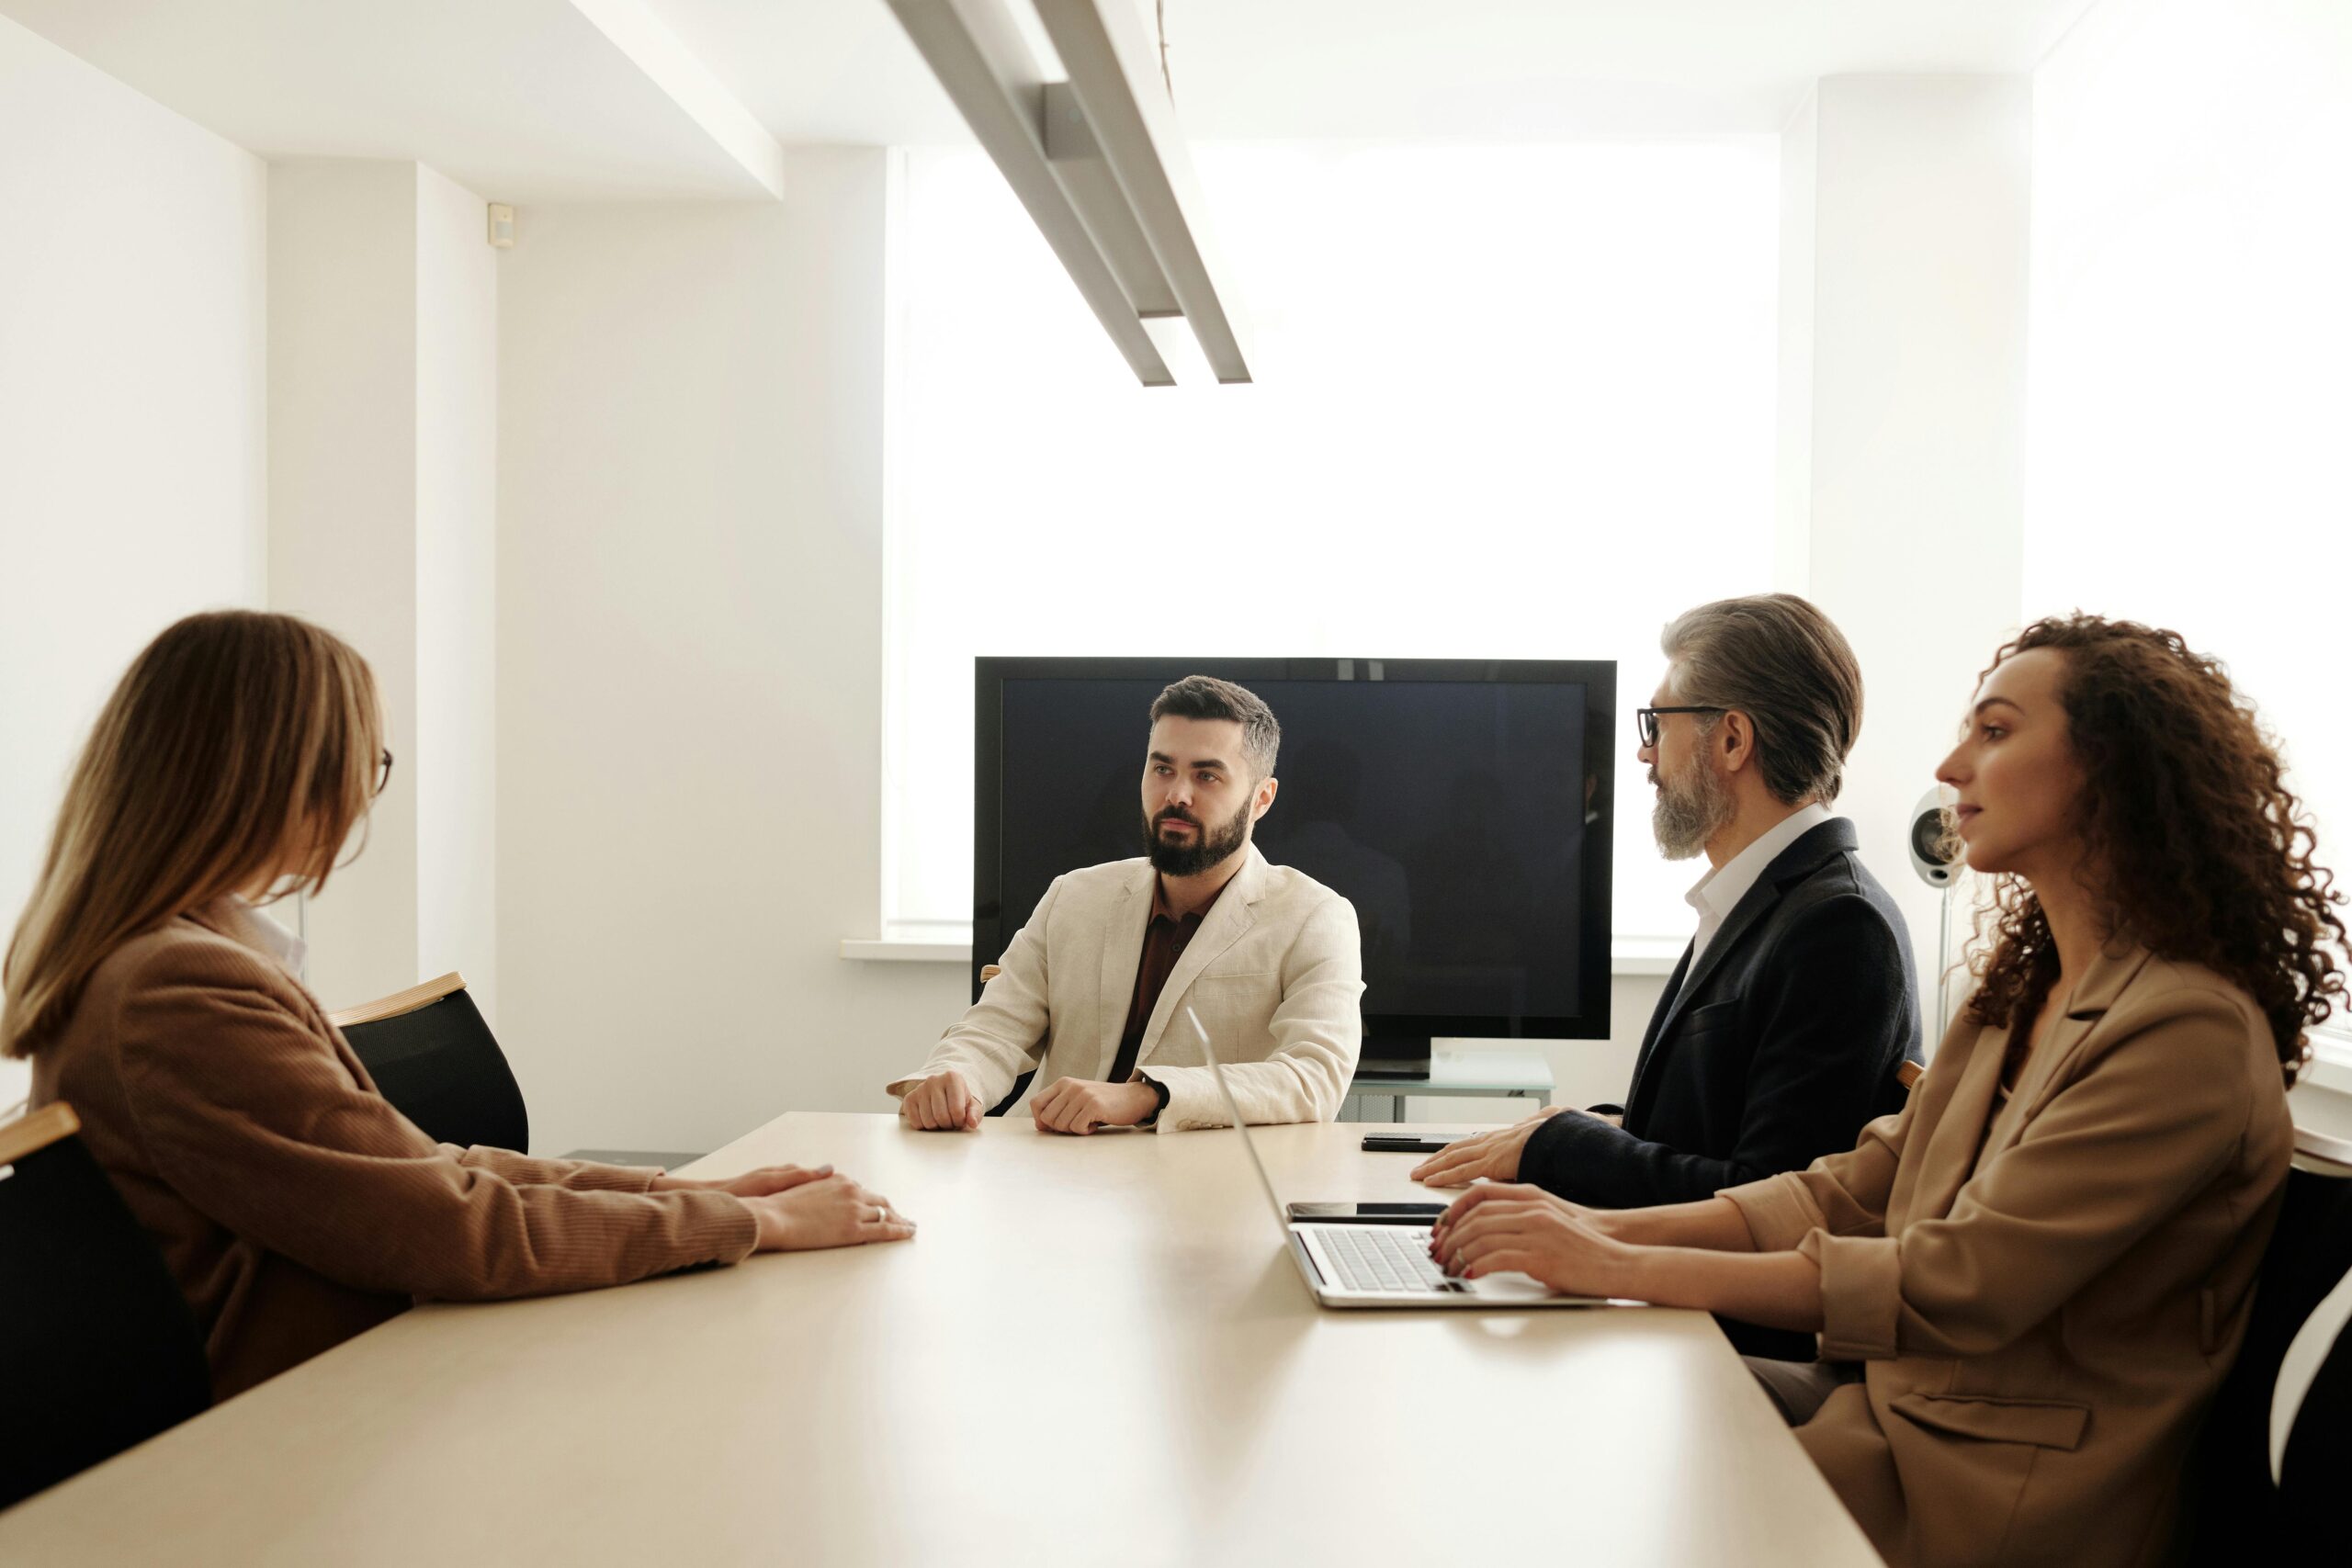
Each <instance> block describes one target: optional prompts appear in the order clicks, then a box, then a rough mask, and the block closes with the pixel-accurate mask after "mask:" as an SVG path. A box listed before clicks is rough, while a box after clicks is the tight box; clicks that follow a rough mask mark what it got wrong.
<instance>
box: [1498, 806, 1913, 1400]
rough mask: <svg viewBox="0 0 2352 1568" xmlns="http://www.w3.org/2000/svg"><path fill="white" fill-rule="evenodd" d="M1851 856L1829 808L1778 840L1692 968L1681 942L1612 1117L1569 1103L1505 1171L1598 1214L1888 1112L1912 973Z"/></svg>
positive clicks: (1839, 1137) (1665, 1196) (1804, 1147)
mask: <svg viewBox="0 0 2352 1568" xmlns="http://www.w3.org/2000/svg"><path fill="white" fill-rule="evenodd" d="M1857 851H1858V843H1857V840H1856V839H1855V837H1854V825H1853V824H1852V823H1851V822H1849V821H1847V820H1846V819H1845V818H1830V819H1829V820H1828V821H1826V822H1824V823H1822V824H1821V825H1820V826H1818V827H1816V828H1814V829H1811V830H1810V831H1808V832H1807V833H1805V835H1804V837H1802V838H1800V839H1799V840H1797V841H1796V842H1795V843H1793V844H1791V845H1790V846H1789V847H1788V848H1787V849H1785V850H1783V851H1781V853H1780V854H1779V855H1778V856H1777V857H1775V858H1774V860H1773V861H1772V863H1770V865H1768V866H1766V867H1765V868H1764V873H1763V874H1762V875H1760V876H1758V878H1757V879H1756V885H1755V886H1753V887H1750V888H1749V889H1748V890H1747V896H1746V897H1743V898H1741V899H1740V901H1739V902H1738V903H1737V904H1736V905H1735V906H1734V907H1733V908H1732V911H1731V913H1730V915H1728V916H1727V917H1725V919H1724V923H1723V929H1722V930H1720V931H1717V932H1716V933H1715V936H1714V940H1713V941H1712V942H1709V943H1708V944H1707V951H1706V952H1705V953H1704V954H1702V956H1701V957H1700V959H1699V962H1698V964H1696V965H1695V966H1694V965H1693V964H1691V950H1690V949H1689V948H1687V947H1686V948H1684V949H1683V951H1682V960H1681V962H1680V963H1679V964H1676V965H1675V966H1674V974H1673V976H1672V977H1671V978H1669V979H1668V981H1667V983H1666V990H1665V993H1664V994H1663V995H1662V996H1660V997H1659V998H1658V1003H1657V1011H1656V1012H1654V1013H1652V1014H1651V1015H1650V1025H1649V1030H1648V1032H1646V1033H1645V1034H1644V1035H1643V1037H1642V1054H1641V1055H1640V1057H1639V1058H1638V1059H1637V1060H1636V1062H1635V1064H1634V1085H1633V1089H1631V1091H1630V1092H1628V1093H1627V1095H1626V1096H1625V1104H1624V1107H1623V1111H1624V1122H1625V1124H1624V1125H1623V1127H1622V1128H1621V1127H1612V1126H1611V1125H1610V1124H1609V1123H1608V1122H1602V1121H1600V1120H1598V1119H1597V1118H1594V1117H1591V1116H1579V1115H1577V1114H1576V1113H1574V1112H1572V1111H1571V1112H1567V1113H1565V1114H1562V1115H1558V1116H1554V1117H1552V1118H1550V1119H1549V1120H1547V1121H1544V1122H1540V1123H1538V1124H1537V1126H1536V1129H1535V1132H1534V1134H1532V1136H1531V1137H1530V1138H1529V1139H1528V1141H1527V1148H1526V1150H1525V1152H1524V1153H1522V1154H1521V1156H1520V1162H1519V1175H1520V1179H1521V1180H1522V1181H1532V1182H1533V1183H1535V1184H1536V1185H1537V1186H1539V1187H1542V1188H1544V1190H1547V1191H1551V1192H1556V1193H1558V1194H1559V1195H1560V1196H1561V1197H1563V1198H1566V1199H1567V1200H1569V1201H1572V1202H1577V1203H1589V1204H1591V1205H1593V1206H1594V1207H1596V1208H1603V1209H1638V1208H1645V1207H1647V1206H1649V1205H1651V1204H1654V1203H1686V1202H1695V1201H1699V1200H1701V1199H1705V1198H1712V1197H1713V1196H1714V1195H1715V1193H1716V1192H1717V1191H1718V1190H1721V1189H1723V1188H1725V1187H1736V1186H1738V1185H1739V1184H1740V1183H1741V1182H1744V1181H1755V1180H1758V1179H1760V1178H1763V1177H1767V1176H1771V1175H1775V1174H1777V1173H1779V1172H1781V1171H1784V1170H1803V1169H1804V1168H1805V1167H1806V1166H1808V1165H1811V1164H1812V1163H1813V1162H1814V1161H1815V1159H1818V1158H1819V1157H1820V1156H1823V1155H1827V1154H1841V1153H1843V1152H1845V1151H1846V1150H1848V1149H1850V1148H1852V1147H1853V1146H1854V1141H1855V1139H1856V1138H1857V1137H1859V1136H1860V1134H1861V1130H1862V1127H1863V1125H1864V1123H1866V1122H1870V1121H1871V1119H1872V1118H1874V1117H1878V1116H1883V1115H1885V1114H1887V1113H1888V1112H1890V1111H1899V1110H1901V1109H1902V1108H1903V1100H1904V1092H1905V1091H1904V1089H1903V1088H1902V1085H1901V1084H1900V1082H1899V1081H1898V1080H1897V1079H1896V1077H1895V1073H1896V1072H1897V1070H1898V1069H1899V1068H1900V1067H1901V1066H1902V1064H1903V1063H1904V1062H1905V1061H1906V1060H1907V1061H1913V1062H1917V1061H1919V1060H1920V1059H1921V1050H1920V1038H1919V983H1918V976H1917V968H1916V966H1915V965H1914V964H1913V963H1912V958H1911V939H1910V933H1909V931H1908V929H1907V928H1906V927H1905V925H1904V923H1903V914H1902V911H1900V910H1899V909H1897V908H1895V907H1894V899H1893V898H1892V897H1889V896H1888V895H1887V891H1886V889H1885V888H1883V887H1882V886H1879V884H1878V881H1877V879H1876V878H1875V877H1873V876H1871V874H1870V873H1869V872H1868V871H1866V870H1864V869H1863V868H1862V863H1861V857H1860V854H1859V853H1858V852H1857ZM1595 1109H1597V1110H1615V1109H1617V1108H1616V1107H1613V1106H1609V1107H1596V1108H1595ZM1751 1337H1753V1336H1751ZM1780 1339H1781V1337H1776V1338H1775V1341H1774V1343H1773V1344H1772V1345H1771V1347H1770V1348H1759V1346H1758V1345H1750V1344H1748V1343H1745V1342H1743V1340H1742V1336H1741V1335H1740V1334H1739V1333H1735V1334H1734V1335H1733V1340H1734V1343H1736V1344H1739V1345H1740V1348H1742V1349H1744V1350H1749V1351H1750V1352H1751V1353H1754V1354H1785V1353H1789V1350H1790V1348H1792V1347H1793V1346H1794V1345H1795V1344H1796V1343H1797V1341H1795V1340H1792V1339H1791V1340H1787V1342H1786V1344H1785V1345H1784V1344H1781V1342H1780ZM1804 1343H1805V1344H1806V1345H1807V1346H1808V1347H1809V1344H1810V1341H1809V1339H1808V1340H1806V1341H1805V1342H1804ZM1802 1353H1803V1354H1804V1356H1805V1357H1807V1358H1810V1356H1811V1355H1812V1351H1811V1349H1810V1348H1805V1349H1804V1350H1803V1352H1802Z"/></svg>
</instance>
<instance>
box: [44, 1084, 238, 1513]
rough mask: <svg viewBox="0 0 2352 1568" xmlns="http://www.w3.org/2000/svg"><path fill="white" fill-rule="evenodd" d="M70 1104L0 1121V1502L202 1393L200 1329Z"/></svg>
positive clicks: (93, 1459)
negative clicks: (2, 1382) (85, 1139)
mask: <svg viewBox="0 0 2352 1568" xmlns="http://www.w3.org/2000/svg"><path fill="white" fill-rule="evenodd" d="M81 1126H82V1123H81V1122H80V1120H79V1119H78V1118H77V1117H75V1116H74V1110H73V1107H71V1106H69V1105H65V1104H63V1103H59V1104H55V1105H50V1106H45V1107H43V1108H42V1109H41V1110H39V1111H34V1112H33V1113H32V1114H31V1115H29V1116H27V1117H24V1118H23V1119H21V1120H19V1121H17V1122H10V1123H8V1124H7V1125H6V1126H0V1378H5V1379H6V1392H7V1397H6V1399H5V1400H0V1508H5V1507H7V1506H10V1505H11V1504H14V1503H17V1502H20V1501H22V1500H23V1499H24V1498H27V1497H29V1496H31V1495H33V1494H34V1493H36V1492H39V1491H40V1490H41V1489H42V1488H44V1487H47V1486H52V1485H54V1484H56V1483H58V1482H60V1481H62V1480H64V1479H65V1478H66V1477H67V1476H69V1475H73V1474H75V1473H76V1472H80V1471H83V1470H86V1469H87V1468H89V1467H90V1466H91V1465H94V1464H96V1463H97V1462H98V1461H101V1460H104V1459H110V1458H112V1457H113V1456H114V1455H116V1454H118V1453H120V1452H121V1451H122V1450H125V1449H127V1448H130V1446H131V1445H132V1444H134V1443H141V1442H144V1441H146V1440H147V1439H148V1438H152V1437H153V1436H154V1435H155V1434H156V1433H158V1432H161V1431H164V1430H165V1429H167V1428H169V1427H175V1426H177V1425H178V1424H179V1423H180V1422H182V1421H185V1420H186V1419H187V1418H188V1417H189V1416H194V1415H196V1414H197V1413H198V1412H199V1411H201V1410H203V1409H205V1408H206V1407H207V1406H209V1404H211V1403H212V1375H211V1371H210V1370H209V1368H208V1366H207V1365H206V1363H205V1359H204V1338H203V1336H202V1335H201V1334H200V1333H199V1332H198V1329H197V1325H196V1318H195V1315H194V1314H192V1313H190V1312H189V1311H188V1306H187V1299H186V1298H185V1297H183V1296H182V1295H181V1294H180V1289H179V1286H178V1285H177V1284H175V1283H174V1282H173V1280H172V1276H171V1273H170V1270H168V1269H166V1268H165V1267H164V1257H163V1254H162V1253H160V1252H158V1251H157V1250H156V1248H155V1243H154V1240H153V1237H151V1236H149V1235H148V1234H147V1233H146V1232H145V1231H144V1230H141V1228H140V1225H139V1222H138V1221H137V1220H135V1219H133V1218H132V1217H131V1213H130V1209H129V1208H127V1207H125V1206H124V1204H123V1201H122V1198H121V1195H120V1194H119V1193H118V1192H116V1191H115V1190H114V1183H113V1182H111V1181H109V1180H107V1174H106V1172H105V1171H104V1170H101V1169H100V1168H98V1162H97V1161H96V1159H94V1158H92V1157H91V1155H90V1151H89V1150H88V1149H87V1148H86V1147H85V1146H84V1145H83V1143H82V1140H81V1138H80V1137H79V1136H78V1135H77V1134H79V1133H80V1131H81Z"/></svg>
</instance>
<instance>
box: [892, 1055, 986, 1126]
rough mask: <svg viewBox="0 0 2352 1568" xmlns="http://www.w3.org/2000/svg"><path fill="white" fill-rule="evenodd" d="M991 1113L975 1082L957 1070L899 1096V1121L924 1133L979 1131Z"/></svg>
mask: <svg viewBox="0 0 2352 1568" xmlns="http://www.w3.org/2000/svg"><path fill="white" fill-rule="evenodd" d="M987 1110H988V1107H987V1106H985V1105H982V1104H981V1103H980V1097H979V1095H978V1093H977V1092H975V1091H974V1089H973V1088H972V1084H971V1080H970V1079H969V1078H967V1077H965V1076H964V1075H963V1074H961V1073H959V1072H957V1071H956V1069H955V1068H953V1067H949V1068H948V1069H947V1070H946V1071H944V1072H937V1073H933V1074H932V1075H931V1077H927V1078H924V1079H922V1080H921V1081H920V1082H918V1083H916V1084H915V1085H914V1086H913V1087H912V1088H910V1089H908V1090H907V1092H906V1093H905V1094H903V1095H901V1096H899V1118H900V1119H901V1120H902V1121H904V1122H906V1124H907V1125H908V1126H910V1127H912V1128H914V1129H915V1130H916V1131H918V1132H922V1133H972V1132H978V1130H979V1125H980V1116H981V1114H982V1113H983V1112H984V1111H987Z"/></svg>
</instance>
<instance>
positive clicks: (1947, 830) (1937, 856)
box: [1909, 784, 1968, 1050]
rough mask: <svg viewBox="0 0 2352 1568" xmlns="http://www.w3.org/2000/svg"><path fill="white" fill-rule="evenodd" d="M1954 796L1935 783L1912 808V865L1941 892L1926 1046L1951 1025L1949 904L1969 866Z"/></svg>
mask: <svg viewBox="0 0 2352 1568" xmlns="http://www.w3.org/2000/svg"><path fill="white" fill-rule="evenodd" d="M1955 797H1956V792H1954V791H1952V790H1950V789H1947V788H1945V787H1944V786H1943V785H1941V784H1938V785H1937V786H1936V787H1935V788H1933V789H1931V790H1929V791H1928V793H1927V794H1925V795H1921V796H1920V797H1919V804H1918V805H1917V806H1915V807H1912V808H1911V831H1910V834H1909V840H1910V849H1911V869H1912V870H1913V871H1915V872H1917V873H1918V874H1919V880H1920V881H1922V882H1924V883H1926V884H1927V885H1928V886H1930V887H1932V888H1934V889H1936V891H1937V892H1939V893H1940V894H1942V895H1943V897H1942V900H1941V903H1942V908H1941V911H1940V913H1939V917H1938V919H1937V923H1936V1026H1935V1028H1934V1029H1932V1030H1930V1031H1929V1032H1928V1049H1929V1050H1933V1049H1935V1044H1936V1042H1937V1041H1939V1040H1941V1039H1942V1038H1943V1034H1944V1031H1945V1030H1946V1029H1948V1028H1950V1027H1951V967H1952V955H1951V906H1952V900H1953V899H1954V897H1957V895H1958V892H1959V886H1958V885H1959V882H1960V878H1961V874H1962V872H1964V871H1966V870H1967V869H1968V863H1967V862H1965V861H1964V860H1962V858H1961V852H1960V840H1958V839H1956V838H1954V837H1953V836H1952V832H1951V807H1952V803H1953V801H1954V799H1955Z"/></svg>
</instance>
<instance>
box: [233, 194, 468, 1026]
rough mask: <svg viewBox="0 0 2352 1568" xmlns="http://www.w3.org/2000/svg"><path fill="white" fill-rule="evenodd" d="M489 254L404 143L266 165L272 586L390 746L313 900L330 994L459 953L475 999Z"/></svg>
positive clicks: (462, 211)
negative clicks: (363, 662)
mask: <svg viewBox="0 0 2352 1568" xmlns="http://www.w3.org/2000/svg"><path fill="white" fill-rule="evenodd" d="M496 256H497V253H496V252H494V251H492V249H491V248H490V246H489V243H488V234H487V223H486V219H485V214H484V210H483V204H482V201H481V197H477V196H474V195H473V194H472V193H470V192H468V191H466V190H463V189H461V188H459V187H458V186H455V185H453V184H451V183H450V182H449V181H448V180H447V179H446V178H444V177H443V176H442V175H439V174H436V173H435V171H433V170H431V169H429V168H426V167H424V166H423V165H421V164H411V163H389V162H375V161H368V160H361V159H316V160H295V161H288V162H284V163H279V164H275V165H273V166H272V167H271V169H270V219H269V260H270V272H269V310H270V317H269V324H270V345H269V410H270V462H269V473H270V531H269V561H270V572H269V594H270V604H271V606H272V607H273V608H275V609H279V610H285V611H288V612H289V613H291V614H294V615H304V616H308V617H310V618H311V619H313V620H316V621H318V622H319V623H320V624H322V625H323V626H327V627H329V628H330V629H332V630H334V632H336V633H337V634H338V635H340V636H342V637H345V638H346V639H347V640H348V641H350V642H351V643H352V645H353V646H354V647H356V648H357V649H359V651H360V653H361V654H362V656H364V657H365V658H366V659H367V660H368V663H369V665H370V666H371V667H372V668H373V669H374V671H375V672H376V680H377V683H378V687H379V695H380V697H381V699H382V702H383V705H384V711H385V717H386V721H387V723H388V725H389V727H390V745H391V750H392V752H393V754H394V756H395V758H396V759H397V761H396V763H395V766H394V773H393V783H392V787H391V788H390V790H388V791H387V792H386V794H385V795H384V796H383V798H382V799H381V800H379V801H378V802H377V804H376V808H375V810H374V812H373V813H372V814H371V816H370V818H369V822H368V840H367V848H366V851H365V852H364V853H362V854H361V855H360V856H359V858H358V859H357V860H356V862H355V863H352V864H350V865H349V866H347V867H346V868H345V869H344V870H342V871H339V872H337V873H336V874H334V878H333V880H332V881H331V883H330V884H329V886H328V888H327V892H326V894H325V896H324V897H322V898H318V899H315V900H313V901H312V902H311V906H310V909H309V913H308V925H307V934H308V936H309V938H310V943H311V954H310V964H309V973H308V978H309V980H310V983H311V988H312V989H313V990H315V991H316V992H318V994H319V996H320V997H321V998H322V999H323V1000H324V1001H325V1002H326V1003H327V1005H328V1006H330V1007H340V1006H347V1005H349V1004H351V1003H353V1002H357V1001H364V1000H366V999H368V998H371V997H378V996H382V995H384V994H386V993H388V992H391V991H396V990H400V989H401V988H403V987H408V986H411V985H413V984H415V983H416V981H417V980H419V979H420V978H423V977H424V976H429V975H435V974H439V973H442V972H445V971H447V970H450V969H457V970H459V971H461V972H462V973H464V975H465V976H466V978H467V981H468V984H469V987H471V989H472V990H473V993H474V995H475V998H476V999H477V1001H478V1002H479V1003H480V1004H481V1006H482V1008H483V1010H484V1011H485V1012H489V1013H492V1015H493V1016H494V1010H495V1002H496V992H497V973H496V970H497V964H496V924H495V922H496V906H495V898H494V893H493V881H492V870H493V866H494V863H495V849H494V843H495V836H496V835H495V831H494V826H495V824H494V812H495V799H494V778H495V763H494V758H495V744H496V732H495V728H494V721H495V711H496V710H495V666H496V657H495V646H496V644H495V621H494V604H495V587H494V580H495V570H496V562H495V553H496V522H497V514H496V485H497V477H496V450H497V434H496V432H497V412H496V411H497V390H496V389H497V373H498V372H497V313H498V311H497V299H498V274H497V264H496Z"/></svg>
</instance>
